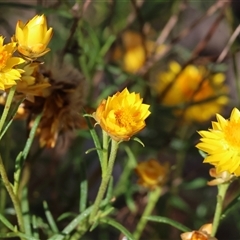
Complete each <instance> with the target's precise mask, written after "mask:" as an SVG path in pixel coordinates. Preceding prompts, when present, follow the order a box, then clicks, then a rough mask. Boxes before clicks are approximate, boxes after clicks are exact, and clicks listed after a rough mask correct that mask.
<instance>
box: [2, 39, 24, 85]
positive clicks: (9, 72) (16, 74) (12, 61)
mask: <svg viewBox="0 0 240 240" xmlns="http://www.w3.org/2000/svg"><path fill="white" fill-rule="evenodd" d="M3 41H4V38H3V37H2V36H0V90H5V89H7V88H10V87H12V86H13V85H16V82H15V81H16V80H19V79H20V77H21V73H23V72H24V71H23V70H22V69H15V68H14V67H15V66H16V65H18V64H21V63H24V62H25V61H24V60H23V59H22V58H19V57H13V56H12V54H13V53H14V52H15V50H16V43H15V42H12V43H8V44H6V45H3Z"/></svg>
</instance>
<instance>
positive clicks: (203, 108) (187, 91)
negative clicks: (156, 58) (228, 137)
mask: <svg viewBox="0 0 240 240" xmlns="http://www.w3.org/2000/svg"><path fill="white" fill-rule="evenodd" d="M224 80H225V76H224V75H223V74H222V73H217V74H211V73H210V72H209V71H208V70H207V68H206V67H204V66H195V65H187V66H186V67H185V68H183V69H182V67H181V66H180V65H179V64H178V63H177V62H171V63H170V64H169V70H168V71H166V72H162V73H160V74H159V76H158V79H157V81H156V83H155V84H154V90H156V92H157V93H158V95H159V96H160V98H161V103H162V104H164V105H166V106H170V107H183V108H184V109H183V110H176V111H175V114H177V115H181V114H182V115H183V117H184V119H185V120H187V121H197V122H203V121H207V120H209V119H210V118H211V117H212V116H213V115H214V114H215V113H216V112H220V111H221V110H222V107H223V106H224V105H225V104H226V103H227V102H228V97H227V96H226V94H227V92H228V91H227V87H226V86H225V85H224ZM161 95H162V97H161Z"/></svg>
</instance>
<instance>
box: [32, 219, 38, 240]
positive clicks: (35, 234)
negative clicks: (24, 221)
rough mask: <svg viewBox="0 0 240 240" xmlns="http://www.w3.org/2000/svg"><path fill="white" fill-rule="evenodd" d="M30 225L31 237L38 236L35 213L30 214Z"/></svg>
mask: <svg viewBox="0 0 240 240" xmlns="http://www.w3.org/2000/svg"><path fill="white" fill-rule="evenodd" d="M32 227H33V237H35V238H39V234H38V225H37V217H36V216H35V215H33V216H32Z"/></svg>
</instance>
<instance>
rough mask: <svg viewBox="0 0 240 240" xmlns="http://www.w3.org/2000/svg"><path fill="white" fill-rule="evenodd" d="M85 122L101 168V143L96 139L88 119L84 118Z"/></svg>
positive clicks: (96, 136)
mask: <svg viewBox="0 0 240 240" xmlns="http://www.w3.org/2000/svg"><path fill="white" fill-rule="evenodd" d="M85 119H86V121H87V125H88V128H89V131H90V133H91V136H92V139H93V142H94V145H95V147H96V149H97V153H98V158H99V160H100V164H101V167H102V152H101V151H102V147H101V143H100V140H99V138H98V135H97V133H96V131H95V129H94V127H93V125H92V123H91V121H90V120H89V119H88V117H85ZM100 149H101V151H100Z"/></svg>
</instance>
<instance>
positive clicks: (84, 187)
mask: <svg viewBox="0 0 240 240" xmlns="http://www.w3.org/2000/svg"><path fill="white" fill-rule="evenodd" d="M80 176H81V182H80V202H79V210H80V212H83V211H84V210H85V209H86V207H87V197H88V181H87V176H86V165H85V162H84V161H82V162H81V166H80Z"/></svg>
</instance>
